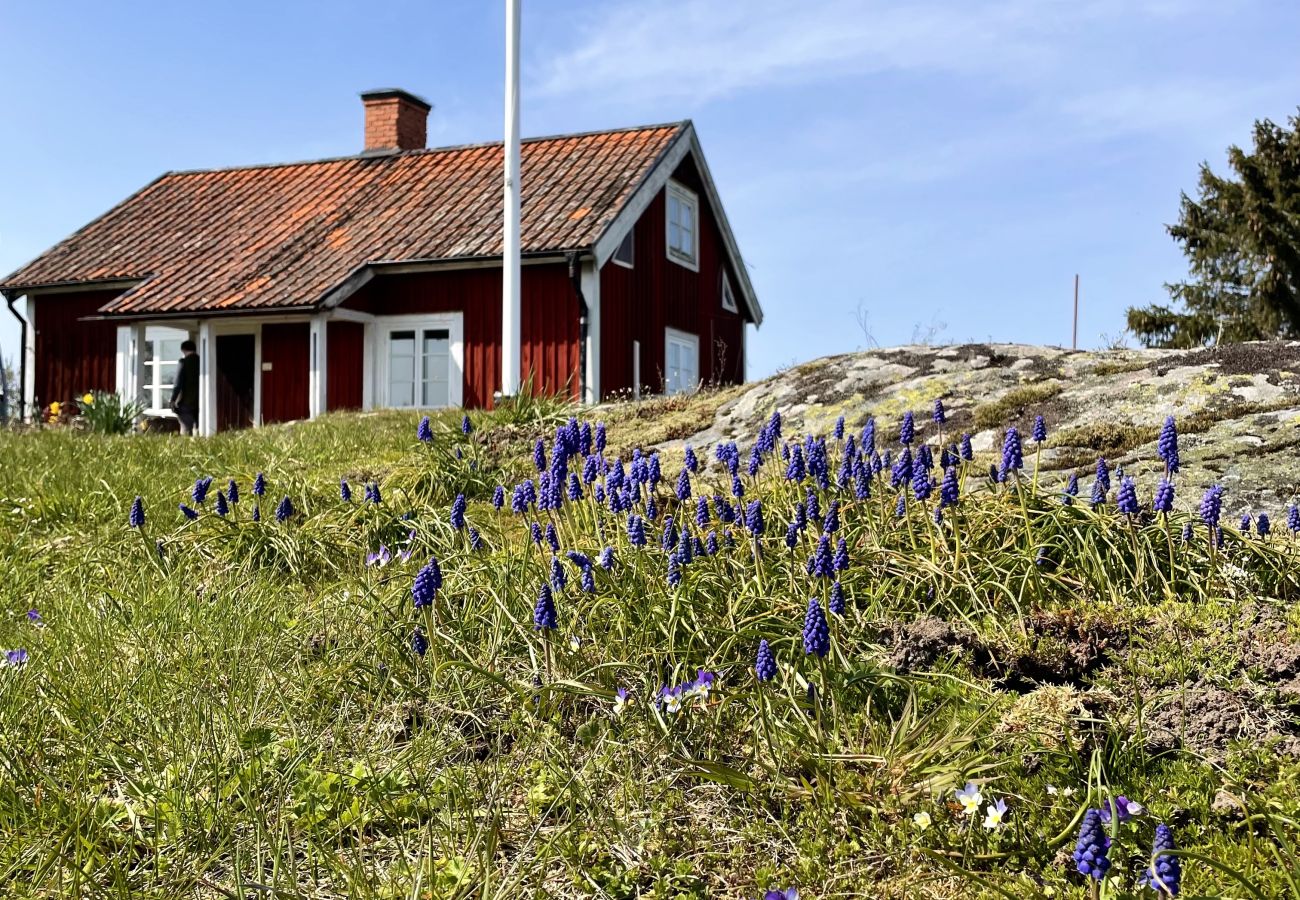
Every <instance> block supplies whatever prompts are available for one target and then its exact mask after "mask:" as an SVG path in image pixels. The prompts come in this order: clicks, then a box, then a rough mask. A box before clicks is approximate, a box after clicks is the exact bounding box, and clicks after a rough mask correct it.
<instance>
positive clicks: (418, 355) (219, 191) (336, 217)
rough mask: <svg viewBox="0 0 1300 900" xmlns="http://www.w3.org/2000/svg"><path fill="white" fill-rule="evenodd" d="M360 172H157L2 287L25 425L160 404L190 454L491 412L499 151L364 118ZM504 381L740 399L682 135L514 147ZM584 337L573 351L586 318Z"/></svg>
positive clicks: (717, 222)
mask: <svg viewBox="0 0 1300 900" xmlns="http://www.w3.org/2000/svg"><path fill="white" fill-rule="evenodd" d="M362 98H363V101H364V105H365V113H366V130H365V136H366V146H365V151H364V152H363V153H361V154H360V155H357V156H352V157H344V158H340V159H331V160H322V161H319V162H310V163H292V164H283V165H268V166H251V167H244V168H235V169H221V170H208V171H198V172H179V173H168V174H166V175H163V176H162V177H161V178H159V179H157V180H156V181H154V182H153V183H152V184H150V185H148V186H146V187H145V188H143V189H142V190H141V191H139V192H138V193H136V194H135V195H133V196H132V197H130V198H128V199H127V200H125V201H123V202H122V203H121V204H119V205H118V206H116V207H114V208H113V209H112V210H110V211H109V212H108V213H106V214H104V215H103V216H101V217H100V218H99V219H96V220H95V221H93V222H91V223H90V224H88V225H86V226H85V227H84V228H82V229H81V230H80V231H78V232H76V233H75V234H73V235H72V236H71V237H69V238H67V239H66V240H64V241H63V242H61V243H60V244H58V245H56V246H55V247H53V248H51V249H50V250H49V251H47V252H46V253H44V254H43V255H41V256H40V257H39V258H37V259H36V260H34V261H32V262H31V263H29V264H28V265H26V266H24V267H22V268H21V269H19V270H18V271H17V272H14V273H13V274H12V275H10V276H9V277H7V278H5V279H4V280H3V281H0V293H3V294H4V295H5V297H6V299H7V300H8V301H9V307H10V309H11V310H14V311H15V314H17V312H16V309H15V306H14V304H15V301H17V300H18V299H19V298H25V300H26V316H25V319H22V318H21V317H20V319H21V321H22V324H23V328H24V334H25V342H24V350H25V352H24V358H23V360H22V366H21V368H22V369H23V388H24V401H25V407H26V408H27V409H28V410H32V409H36V408H39V407H40V406H42V405H44V404H47V403H49V402H51V401H54V400H67V399H70V398H74V397H77V396H80V395H81V394H82V393H84V392H86V391H93V390H99V391H116V392H118V393H119V394H121V395H122V396H123V397H125V398H129V399H139V400H140V401H141V402H142V403H143V404H144V405H145V407H146V410H147V413H148V414H150V415H169V414H170V413H169V411H168V410H167V400H168V398H169V397H170V393H171V384H172V382H173V379H174V377H175V372H176V365H177V360H178V359H179V355H180V349H179V348H180V344H181V342H182V341H184V340H186V339H189V340H193V341H195V343H196V344H197V346H198V349H199V357H200V395H201V397H200V414H199V426H200V432H201V433H205V434H211V433H213V432H216V431H219V430H224V429H228V428H238V427H246V426H251V425H257V424H261V423H271V422H283V421H290V420H295V419H304V418H311V417H314V416H316V415H319V414H320V413H323V412H326V411H329V410H343V409H369V408H375V407H419V408H436V407H444V406H453V407H458V406H463V407H491V406H492V405H493V403H494V400H495V398H496V397H497V396H498V395H499V392H500V389H501V371H502V366H501V363H502V359H501V357H502V267H501V259H502V249H501V247H502V199H501V172H502V160H503V150H502V145H501V144H500V143H496V144H482V145H473V146H465V147H448V148H440V149H424V142H425V129H426V117H427V114H428V111H429V106H428V104H427V103H425V102H424V101H422V100H420V99H419V98H417V97H415V96H413V95H411V94H408V93H406V92H404V91H397V90H383V91H372V92H368V93H366V94H363V95H362ZM520 184H521V206H522V215H521V237H520V244H521V255H522V260H523V265H522V276H521V295H522V322H521V328H520V331H521V341H520V347H519V356H520V371H521V372H522V374H523V378H524V381H525V383H526V384H528V385H530V386H531V390H533V391H534V392H546V393H559V394H563V395H566V396H569V397H571V398H573V399H574V400H579V401H584V402H595V401H597V400H601V399H604V398H607V397H611V396H616V395H622V394H639V393H640V392H643V391H651V392H677V391H685V390H692V389H694V388H695V387H696V386H697V385H699V384H701V383H715V382H716V383H734V382H739V381H743V380H744V373H745V331H746V326H747V325H754V326H757V325H758V324H759V323H760V322H761V321H762V310H761V308H760V307H759V305H758V301H757V298H756V297H755V296H754V291H753V287H752V285H751V284H750V281H749V278H748V275H747V273H746V271H745V267H744V264H743V262H742V259H741V257H740V254H739V249H738V248H737V246H736V242H735V238H734V236H733V235H732V232H731V229H730V226H729V225H728V224H727V220H726V216H725V214H724V212H723V209H722V206H721V202H720V200H719V198H718V194H717V190H716V188H715V186H714V183H713V180H712V177H711V176H710V174H709V170H708V166H707V164H706V163H705V160H704V156H703V153H702V151H701V149H700V146H699V141H698V139H697V137H696V134H695V130H694V127H693V126H692V125H691V123H690V122H689V121H687V122H680V123H675V124H669V125H660V126H649V127H643V128H631V129H623V130H618V131H608V132H593V133H587V134H574V135H561V136H557V137H550V138H537V139H532V140H525V141H524V142H523V145H522V173H521V181H520ZM584 312H585V323H586V335H585V338H584V337H583V327H582V325H583V315H582V314H583V313H584Z"/></svg>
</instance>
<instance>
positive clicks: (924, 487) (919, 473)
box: [912, 466, 934, 501]
mask: <svg viewBox="0 0 1300 900" xmlns="http://www.w3.org/2000/svg"><path fill="white" fill-rule="evenodd" d="M933 487H934V486H933V484H932V483H931V481H930V473H929V472H928V471H926V469H925V467H924V466H917V467H916V469H915V471H914V472H913V473H912V493H913V494H915V495H916V499H917V500H921V501H924V500H926V499H928V498H929V496H930V491H931V490H932V489H933Z"/></svg>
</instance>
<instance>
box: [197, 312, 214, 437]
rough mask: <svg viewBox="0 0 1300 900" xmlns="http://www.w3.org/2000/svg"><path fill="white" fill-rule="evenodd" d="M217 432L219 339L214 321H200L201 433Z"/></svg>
mask: <svg viewBox="0 0 1300 900" xmlns="http://www.w3.org/2000/svg"><path fill="white" fill-rule="evenodd" d="M216 433H217V339H216V337H215V336H214V335H213V333H212V322H211V321H210V320H208V319H203V320H202V321H200V322H199V434H200V435H202V436H203V437H210V436H211V435H214V434H216Z"/></svg>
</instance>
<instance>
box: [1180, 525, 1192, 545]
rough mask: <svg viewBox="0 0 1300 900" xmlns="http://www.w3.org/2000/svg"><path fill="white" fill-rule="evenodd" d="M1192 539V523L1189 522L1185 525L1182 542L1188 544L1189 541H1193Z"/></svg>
mask: <svg viewBox="0 0 1300 900" xmlns="http://www.w3.org/2000/svg"><path fill="white" fill-rule="evenodd" d="M1191 539H1192V523H1191V522H1188V523H1187V524H1185V525H1183V533H1182V542H1183V543H1184V544H1186V543H1188V542H1189V541H1191Z"/></svg>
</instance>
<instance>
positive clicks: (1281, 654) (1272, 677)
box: [1241, 636, 1300, 681]
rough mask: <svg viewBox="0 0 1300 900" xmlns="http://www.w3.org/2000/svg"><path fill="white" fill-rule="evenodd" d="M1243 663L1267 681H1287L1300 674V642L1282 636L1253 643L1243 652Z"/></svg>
mask: <svg viewBox="0 0 1300 900" xmlns="http://www.w3.org/2000/svg"><path fill="white" fill-rule="evenodd" d="M1241 663H1242V666H1244V667H1245V668H1247V669H1252V670H1255V671H1257V672H1258V673H1259V675H1260V677H1261V678H1263V680H1265V681H1285V680H1286V679H1289V678H1291V677H1292V676H1294V675H1297V674H1300V643H1296V642H1295V641H1292V640H1289V639H1287V638H1286V637H1285V636H1281V637H1279V638H1277V639H1273V640H1266V641H1263V642H1260V643H1258V644H1253V645H1251V646H1249V647H1247V648H1246V649H1245V651H1244V652H1243V653H1242V655H1241Z"/></svg>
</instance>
